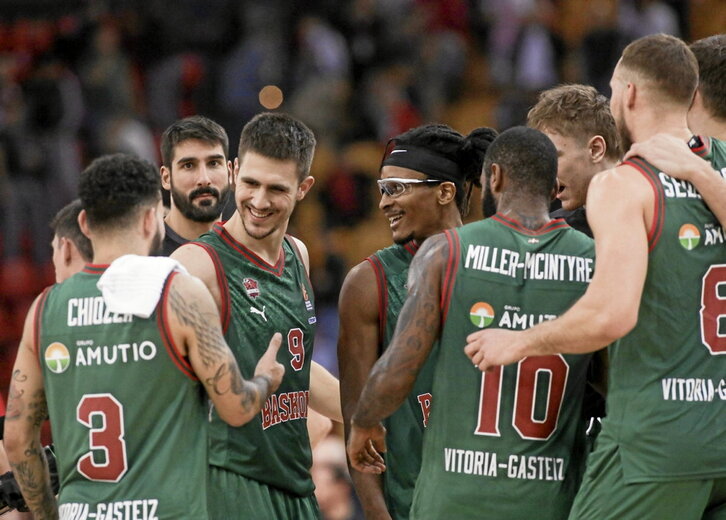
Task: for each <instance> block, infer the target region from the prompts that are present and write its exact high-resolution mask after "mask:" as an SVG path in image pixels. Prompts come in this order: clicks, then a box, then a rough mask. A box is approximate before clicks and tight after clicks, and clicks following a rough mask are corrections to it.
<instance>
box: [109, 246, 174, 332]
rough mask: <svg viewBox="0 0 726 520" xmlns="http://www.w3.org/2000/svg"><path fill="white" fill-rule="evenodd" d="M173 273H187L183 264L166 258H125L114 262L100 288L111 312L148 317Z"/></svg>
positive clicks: (134, 256) (122, 257)
mask: <svg viewBox="0 0 726 520" xmlns="http://www.w3.org/2000/svg"><path fill="white" fill-rule="evenodd" d="M172 271H180V272H182V273H186V272H187V270H186V269H185V268H184V266H183V265H181V264H180V263H179V262H177V261H176V260H173V259H171V258H167V257H164V256H138V255H124V256H121V257H119V258H117V259H116V260H114V261H113V262H112V263H111V265H110V266H109V267H108V269H106V272H105V273H103V275H101V279H100V280H98V282H97V283H96V287H98V289H99V290H100V291H101V294H102V295H103V300H104V302H105V303H106V307H107V308H108V310H110V311H111V312H117V313H119V314H133V315H134V316H138V317H140V318H148V317H149V316H151V314H152V313H153V312H154V309H155V308H156V304H157V303H158V302H159V298H161V291H162V289H163V288H164V282H166V279H167V277H168V276H169V274H170V273H171V272H172Z"/></svg>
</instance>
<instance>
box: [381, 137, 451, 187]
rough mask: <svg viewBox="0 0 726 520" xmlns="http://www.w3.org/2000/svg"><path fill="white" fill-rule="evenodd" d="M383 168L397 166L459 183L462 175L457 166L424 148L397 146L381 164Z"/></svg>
mask: <svg viewBox="0 0 726 520" xmlns="http://www.w3.org/2000/svg"><path fill="white" fill-rule="evenodd" d="M384 166H398V167H400V168H408V169H409V170H415V171H417V172H421V173H424V174H426V175H428V176H429V177H432V178H434V179H440V180H443V181H451V182H453V183H455V184H459V183H461V182H462V181H463V180H464V179H462V174H461V172H460V171H459V165H458V164H456V163H455V162H454V161H452V160H451V159H447V158H446V157H442V156H441V155H438V154H435V153H433V152H431V151H430V150H428V149H426V148H420V147H418V146H409V145H405V144H397V145H395V146H394V147H393V149H392V150H391V151H390V152H389V153H388V154H387V156H386V157H385V158H384V159H383V162H382V163H381V168H382V167H384Z"/></svg>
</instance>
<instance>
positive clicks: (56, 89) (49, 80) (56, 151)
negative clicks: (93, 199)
mask: <svg viewBox="0 0 726 520" xmlns="http://www.w3.org/2000/svg"><path fill="white" fill-rule="evenodd" d="M25 94H26V103H27V107H28V112H27V117H28V119H27V121H28V130H29V131H30V132H31V133H32V137H33V140H35V141H37V142H38V143H39V145H40V146H41V147H42V155H43V158H42V166H41V168H42V169H43V170H44V171H43V172H42V175H43V176H44V177H45V181H46V183H47V189H48V190H49V192H50V193H52V194H53V197H50V198H49V199H48V201H47V203H45V206H48V209H49V210H50V212H51V213H50V215H52V214H53V213H55V212H56V211H57V210H58V209H60V208H61V207H63V206H65V205H66V204H67V203H68V202H70V201H71V200H73V198H74V197H75V195H76V185H77V183H78V172H80V171H81V157H80V153H79V146H78V131H79V129H80V127H81V124H82V122H83V113H84V103H83V95H82V93H81V86H80V83H79V81H78V78H77V76H76V75H75V73H74V72H73V71H72V70H71V69H70V68H69V67H68V66H67V65H66V63H65V62H64V61H63V59H62V58H61V57H60V56H59V55H57V54H55V53H54V52H53V51H49V52H47V53H45V54H43V55H42V56H40V57H39V58H38V60H37V61H36V64H35V67H34V69H33V72H32V76H31V78H30V80H29V81H28V82H27V84H26V85H25ZM50 215H44V221H45V222H47V221H48V220H49V219H50Z"/></svg>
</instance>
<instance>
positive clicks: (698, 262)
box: [573, 139, 726, 519]
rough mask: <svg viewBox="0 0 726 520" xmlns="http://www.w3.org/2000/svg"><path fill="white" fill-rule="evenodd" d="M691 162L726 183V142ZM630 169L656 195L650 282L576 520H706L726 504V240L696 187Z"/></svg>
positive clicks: (613, 379) (618, 370) (618, 349)
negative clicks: (701, 161)
mask: <svg viewBox="0 0 726 520" xmlns="http://www.w3.org/2000/svg"><path fill="white" fill-rule="evenodd" d="M694 152H695V153H697V154H698V155H700V156H702V157H704V158H705V159H707V160H709V161H710V162H711V164H712V165H713V166H714V168H716V169H717V170H719V171H720V172H721V175H722V176H724V177H726V143H724V142H722V141H718V140H716V139H704V140H703V145H702V146H700V147H698V148H695V149H694ZM625 164H627V165H630V166H632V167H634V168H635V169H636V170H638V171H639V172H640V173H641V174H642V175H643V176H644V177H645V179H646V180H647V181H648V182H649V183H650V185H651V186H652V188H653V194H654V200H655V205H654V215H653V221H652V223H651V225H650V226H649V231H648V271H647V276H646V279H645V285H644V287H643V294H642V297H641V301H640V307H639V309H638V323H637V324H636V326H635V328H634V329H633V330H632V331H631V332H630V333H628V334H627V335H626V336H624V337H623V338H621V339H620V340H618V341H616V342H615V343H614V344H613V345H612V346H611V347H610V349H609V355H610V367H609V382H608V413H607V418H606V419H605V420H604V421H603V428H602V433H601V436H600V438H599V439H598V443H597V445H596V448H595V451H594V452H593V454H592V464H588V470H587V473H586V475H585V478H584V480H583V486H582V490H581V492H580V494H579V495H578V497H577V501H576V502H575V507H574V508H573V518H582V519H585V518H588V519H589V518H592V519H595V518H597V519H604V518H618V519H623V518H625V519H627V518H639V519H640V518H664V517H666V516H663V515H667V517H670V518H684V519H687V518H701V516H702V515H703V512H704V511H706V510H708V508H709V507H711V506H709V501H710V502H711V503H714V504H715V503H718V501H719V500H721V501H723V500H726V444H724V442H723V437H724V432H726V419H725V418H726V379H725V377H726V243H725V242H724V239H725V238H726V234H725V233H724V230H723V228H722V227H721V225H720V224H719V222H718V220H717V219H716V217H715V216H714V214H713V213H712V212H711V211H710V210H709V208H708V206H706V204H705V203H704V202H703V199H702V197H701V195H700V194H699V193H698V191H697V190H696V189H695V187H694V186H693V185H692V184H690V183H688V182H685V181H680V180H677V179H674V178H673V177H670V176H669V175H667V174H666V173H664V172H661V171H660V170H659V169H658V168H656V167H654V166H653V165H651V164H649V163H648V162H646V161H645V160H643V159H642V158H639V157H635V158H632V159H630V160H628V161H626V163H625ZM719 488H720V489H721V492H720V493H719V492H718V489H719ZM606 489H607V491H606ZM719 496H720V498H719ZM709 497H710V498H709ZM631 503H632V506H629V504H631ZM721 503H723V502H721ZM624 505H625V506H624ZM640 505H642V506H643V508H644V509H646V510H647V511H648V512H647V514H646V513H642V514H641V513H640V512H639V510H638V509H636V506H638V507H639V506H640ZM681 506H684V507H685V506H688V507H689V508H690V509H682V510H681V509H678V508H679V507H681ZM659 515H660V516H659ZM704 518H705V517H704ZM709 518H710V517H709ZM714 518H716V517H715V516H714Z"/></svg>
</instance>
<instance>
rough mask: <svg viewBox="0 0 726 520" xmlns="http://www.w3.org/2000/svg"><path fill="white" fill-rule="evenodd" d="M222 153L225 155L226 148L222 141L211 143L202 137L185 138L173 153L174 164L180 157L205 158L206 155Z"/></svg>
mask: <svg viewBox="0 0 726 520" xmlns="http://www.w3.org/2000/svg"><path fill="white" fill-rule="evenodd" d="M215 155H221V156H222V157H224V148H222V144H221V143H210V142H208V141H202V140H201V139H185V140H184V141H181V142H179V143H178V144H177V145H176V146H175V147H174V151H173V153H172V158H171V161H172V164H173V163H175V162H177V161H179V160H180V159H197V160H199V159H203V158H205V157H210V156H215Z"/></svg>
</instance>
